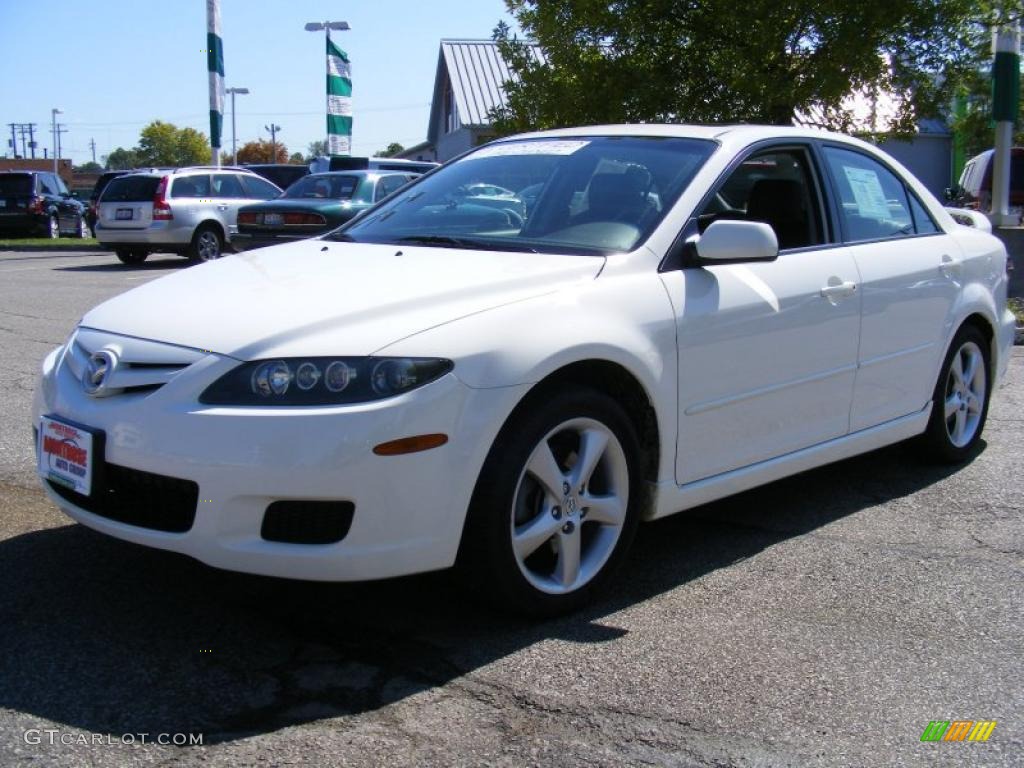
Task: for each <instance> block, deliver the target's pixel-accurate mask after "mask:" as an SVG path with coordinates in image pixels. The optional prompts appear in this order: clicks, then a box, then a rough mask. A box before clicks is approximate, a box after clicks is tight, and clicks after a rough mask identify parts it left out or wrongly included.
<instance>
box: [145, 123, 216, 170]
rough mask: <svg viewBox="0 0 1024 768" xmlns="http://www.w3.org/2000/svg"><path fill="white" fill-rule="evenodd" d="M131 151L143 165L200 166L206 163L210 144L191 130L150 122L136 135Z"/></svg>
mask: <svg viewBox="0 0 1024 768" xmlns="http://www.w3.org/2000/svg"><path fill="white" fill-rule="evenodd" d="M135 152H136V153H137V155H138V159H139V161H140V162H141V163H142V164H143V165H201V164H203V163H209V162H210V142H209V141H208V140H207V138H206V134H204V133H200V132H199V131H197V130H196V129H195V128H178V127H177V126H175V125H174V124H172V123H165V122H163V121H162V120H154V121H153V122H151V123H150V124H149V125H147V126H146V127H145V128H143V129H142V133H141V134H140V136H139V146H138V147H137V148H136V150H135Z"/></svg>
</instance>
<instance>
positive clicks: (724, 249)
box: [696, 220, 779, 266]
mask: <svg viewBox="0 0 1024 768" xmlns="http://www.w3.org/2000/svg"><path fill="white" fill-rule="evenodd" d="M696 249H697V257H698V259H699V260H700V262H707V265H708V266H711V265H713V264H731V263H737V262H743V261H774V260H775V259H776V258H778V255H779V240H778V238H777V237H776V236H775V230H773V229H772V228H771V227H770V226H769V225H767V224H765V223H764V222H760V221H729V220H723V221H715V222H713V223H712V224H711V226H709V227H708V228H707V229H706V230H704V234H703V235H701V236H700V239H699V240H697V242H696ZM700 262H698V263H700Z"/></svg>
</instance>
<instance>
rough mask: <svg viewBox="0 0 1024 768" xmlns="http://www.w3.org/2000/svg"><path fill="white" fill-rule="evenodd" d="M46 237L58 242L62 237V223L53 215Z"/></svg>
mask: <svg viewBox="0 0 1024 768" xmlns="http://www.w3.org/2000/svg"><path fill="white" fill-rule="evenodd" d="M46 235H47V237H49V238H50V239H51V240H56V239H57V238H59V237H60V222H59V221H58V220H57V216H56V215H55V214H54V215H51V216H50V221H49V223H48V225H47V230H46Z"/></svg>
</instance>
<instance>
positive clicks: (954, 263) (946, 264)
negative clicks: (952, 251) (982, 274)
mask: <svg viewBox="0 0 1024 768" xmlns="http://www.w3.org/2000/svg"><path fill="white" fill-rule="evenodd" d="M962 266H963V265H962V263H961V261H960V259H954V258H953V257H952V256H950V255H949V254H948V253H944V254H942V263H941V264H939V269H940V270H941V271H942V274H944V275H945V276H946V277H949V276H950V275H953V274H960V269H961V267H962Z"/></svg>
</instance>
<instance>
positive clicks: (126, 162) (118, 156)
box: [103, 147, 139, 171]
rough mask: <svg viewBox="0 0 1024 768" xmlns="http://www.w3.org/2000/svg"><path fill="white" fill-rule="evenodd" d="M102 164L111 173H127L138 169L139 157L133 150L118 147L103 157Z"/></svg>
mask: <svg viewBox="0 0 1024 768" xmlns="http://www.w3.org/2000/svg"><path fill="white" fill-rule="evenodd" d="M103 162H104V163H106V167H107V168H108V169H109V170H111V171H127V170H129V169H131V168H138V167H139V157H138V155H137V154H136V153H135V150H134V149H125V148H124V147H118V148H117V149H115V150H114V151H112V152H111V153H110V154H109V155H104V157H103Z"/></svg>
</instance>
